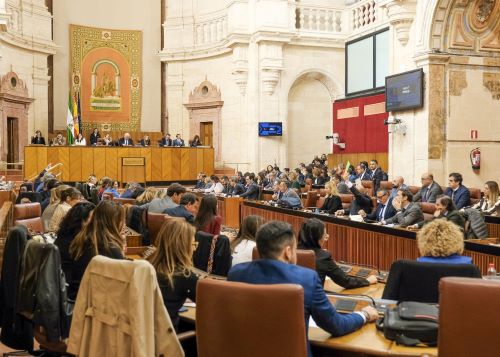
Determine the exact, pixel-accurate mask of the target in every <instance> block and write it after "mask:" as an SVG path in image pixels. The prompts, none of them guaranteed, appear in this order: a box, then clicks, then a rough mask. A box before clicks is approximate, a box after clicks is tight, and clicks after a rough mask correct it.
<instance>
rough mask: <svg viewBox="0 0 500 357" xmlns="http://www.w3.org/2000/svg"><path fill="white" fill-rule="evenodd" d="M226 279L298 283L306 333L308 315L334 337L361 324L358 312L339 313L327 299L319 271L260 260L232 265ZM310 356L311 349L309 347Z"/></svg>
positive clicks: (357, 327) (250, 281)
mask: <svg viewBox="0 0 500 357" xmlns="http://www.w3.org/2000/svg"><path fill="white" fill-rule="evenodd" d="M227 280H229V281H239V282H243V283H250V284H298V285H301V286H302V288H303V289H304V319H305V324H306V335H307V333H308V329H309V317H310V316H312V317H313V319H314V321H315V322H316V324H317V325H318V326H319V327H321V328H322V329H323V330H325V331H327V332H328V333H330V334H332V335H333V336H342V335H345V334H348V333H350V332H352V331H355V330H357V329H359V328H360V327H361V326H363V318H362V317H361V316H360V315H359V314H355V313H352V314H345V315H344V314H339V313H337V311H336V310H335V307H333V305H332V304H331V303H330V301H329V300H328V298H327V296H326V294H325V291H324V290H323V285H322V284H321V280H320V278H319V276H318V274H317V273H316V272H315V271H314V270H311V269H307V268H303V267H300V266H298V265H295V264H287V263H284V262H281V261H279V260H271V259H259V260H254V261H252V262H248V263H241V264H237V265H235V266H233V267H232V268H231V270H230V271H229V274H228V276H227ZM309 356H311V351H310V350H309Z"/></svg>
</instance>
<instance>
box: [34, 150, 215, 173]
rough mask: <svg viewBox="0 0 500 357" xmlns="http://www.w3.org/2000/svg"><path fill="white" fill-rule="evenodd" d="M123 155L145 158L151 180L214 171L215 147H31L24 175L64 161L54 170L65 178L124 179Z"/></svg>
mask: <svg viewBox="0 0 500 357" xmlns="http://www.w3.org/2000/svg"><path fill="white" fill-rule="evenodd" d="M123 157H144V158H145V161H146V180H147V181H148V182H149V181H193V180H196V178H197V174H198V173H199V172H200V171H203V172H205V173H207V174H209V175H210V174H213V170H214V169H213V168H214V162H213V159H214V154H213V149H212V148H187V147H186V148H151V147H146V148H143V147H77V146H71V147H70V146H52V147H47V146H27V147H25V163H24V178H25V179H28V178H32V177H34V176H36V175H37V174H38V173H39V172H40V171H42V170H43V169H44V168H45V167H46V166H47V164H48V163H49V162H51V163H52V164H57V163H62V165H61V166H60V167H57V168H56V169H54V171H53V173H54V174H57V173H61V175H60V176H59V179H61V180H63V181H71V182H76V181H86V180H87V178H88V176H89V175H90V174H92V173H93V174H95V175H96V176H97V177H98V178H101V177H103V176H108V177H110V178H112V179H117V180H119V181H120V176H121V159H122V158H123ZM207 160H211V161H207Z"/></svg>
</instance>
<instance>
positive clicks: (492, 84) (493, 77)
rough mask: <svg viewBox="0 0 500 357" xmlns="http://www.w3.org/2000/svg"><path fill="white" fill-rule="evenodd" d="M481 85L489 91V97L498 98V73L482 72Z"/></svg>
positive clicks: (499, 98)
mask: <svg viewBox="0 0 500 357" xmlns="http://www.w3.org/2000/svg"><path fill="white" fill-rule="evenodd" d="M483 86H485V87H486V89H488V91H489V92H490V93H491V98H492V99H494V100H500V73H487V72H485V73H483Z"/></svg>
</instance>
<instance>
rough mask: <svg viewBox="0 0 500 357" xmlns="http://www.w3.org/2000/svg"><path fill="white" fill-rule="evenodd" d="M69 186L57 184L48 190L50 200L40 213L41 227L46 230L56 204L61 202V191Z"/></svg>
mask: <svg viewBox="0 0 500 357" xmlns="http://www.w3.org/2000/svg"><path fill="white" fill-rule="evenodd" d="M67 188H70V186H68V185H59V186H57V187H54V188H53V189H51V190H50V201H49V205H48V206H47V207H46V208H45V209H44V210H43V213H42V222H43V228H44V229H45V230H46V231H48V230H49V225H50V221H51V220H52V216H53V215H54V212H55V210H56V208H57V206H58V205H59V204H60V203H61V193H62V191H64V190H66V189H67Z"/></svg>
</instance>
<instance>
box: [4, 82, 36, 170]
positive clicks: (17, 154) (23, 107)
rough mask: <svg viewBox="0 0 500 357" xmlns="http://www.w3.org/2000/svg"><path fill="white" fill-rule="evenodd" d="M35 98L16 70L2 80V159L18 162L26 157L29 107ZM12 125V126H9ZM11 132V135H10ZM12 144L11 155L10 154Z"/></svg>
mask: <svg viewBox="0 0 500 357" xmlns="http://www.w3.org/2000/svg"><path fill="white" fill-rule="evenodd" d="M31 102H33V99H32V98H30V97H29V96H28V88H27V87H26V84H25V83H24V81H22V80H21V79H20V78H19V77H18V75H17V74H16V73H15V72H9V73H7V74H6V75H4V76H2V78H1V80H0V120H1V124H0V125H1V128H2V131H1V132H2V135H1V138H0V159H1V161H7V159H9V161H10V162H17V161H21V160H23V159H24V146H25V145H27V144H29V141H28V109H29V105H30V104H31ZM9 126H10V127H9ZM9 134H10V135H9ZM9 145H10V153H11V154H10V157H9V158H8V156H9Z"/></svg>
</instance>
